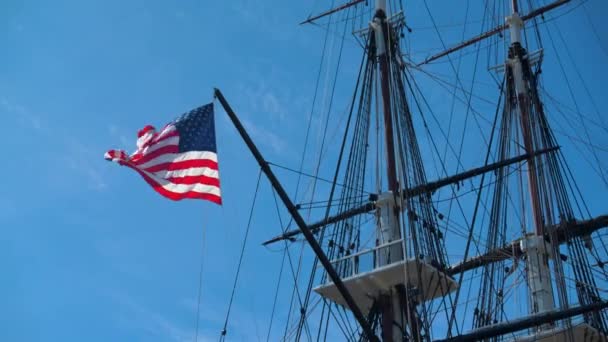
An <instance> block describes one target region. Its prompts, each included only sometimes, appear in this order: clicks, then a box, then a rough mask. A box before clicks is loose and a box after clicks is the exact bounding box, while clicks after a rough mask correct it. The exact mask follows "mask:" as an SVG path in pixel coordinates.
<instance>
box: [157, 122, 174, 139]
mask: <svg viewBox="0 0 608 342" xmlns="http://www.w3.org/2000/svg"><path fill="white" fill-rule="evenodd" d="M173 131H175V126H173V125H168V126H165V128H163V130H162V131H160V133H158V135H157V136H156V139H154V140H158V139H161V138H162V137H164V136H165V135H167V134H169V133H171V132H173Z"/></svg>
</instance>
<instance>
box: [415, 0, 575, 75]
mask: <svg viewBox="0 0 608 342" xmlns="http://www.w3.org/2000/svg"><path fill="white" fill-rule="evenodd" d="M568 2H570V0H558V1H555V2H553V3H550V4H549V5H546V6H543V7H540V8H538V9H535V10H533V11H532V12H530V13H528V14H526V15H524V16H522V17H521V20H523V21H524V22H525V21H526V20H529V19H532V18H535V17H537V16H539V15H542V14H543V13H545V12H548V11H550V10H552V9H554V8H557V7H559V6H561V5H564V4H566V3H568ZM508 28H509V25H507V24H502V25H500V26H497V27H495V28H493V29H492V30H490V31H487V32H485V33H482V34H480V35H478V36H476V37H473V38H471V39H469V40H465V41H464V42H462V43H460V44H458V45H456V46H453V47H451V48H449V49H447V50H445V51H443V52H440V53H438V54H436V55H432V56H430V57H428V58H427V59H425V60H424V61H423V62H421V63H418V64H417V65H416V66H421V65H424V64H428V63H430V62H432V61H435V60H437V59H439V58H441V57H444V56H447V55H449V54H451V53H453V52H456V51H458V50H460V49H462V48H465V47H467V46H470V45H473V44H475V43H477V42H479V41H481V40H484V39H486V38H489V37H492V36H493V35H495V34H497V33H499V32H502V31H504V30H506V29H508Z"/></svg>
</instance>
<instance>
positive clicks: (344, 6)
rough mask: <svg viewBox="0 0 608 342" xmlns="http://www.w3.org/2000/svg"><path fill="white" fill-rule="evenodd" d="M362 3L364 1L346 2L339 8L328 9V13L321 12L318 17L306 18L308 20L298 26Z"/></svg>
mask: <svg viewBox="0 0 608 342" xmlns="http://www.w3.org/2000/svg"><path fill="white" fill-rule="evenodd" d="M363 1H364V0H353V1H351V2H347V3H345V4H344V5H341V6H338V7H336V8H333V9H330V10H329V11H326V12H323V13H321V14H319V15H315V16H314V17H308V19H306V20H304V21H303V22H301V23H300V25H304V24H309V23H312V22H313V21H315V20H317V19H320V18H323V17H325V16H328V15H330V14H332V13H336V12H339V11H341V10H343V9H347V8H349V7H351V6H354V5H356V4H358V3H361V2H363Z"/></svg>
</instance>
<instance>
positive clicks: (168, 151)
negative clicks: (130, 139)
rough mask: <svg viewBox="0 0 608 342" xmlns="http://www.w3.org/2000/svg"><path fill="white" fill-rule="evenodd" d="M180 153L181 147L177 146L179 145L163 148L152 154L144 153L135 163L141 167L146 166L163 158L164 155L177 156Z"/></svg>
mask: <svg viewBox="0 0 608 342" xmlns="http://www.w3.org/2000/svg"><path fill="white" fill-rule="evenodd" d="M178 152H179V146H177V145H167V146H162V147H160V148H158V149H156V150H155V151H152V152H148V151H144V153H143V155H142V156H141V158H137V159H134V160H133V163H134V164H135V165H141V164H145V163H147V162H150V161H153V160H154V159H156V158H158V157H161V156H163V155H174V154H177V153H178Z"/></svg>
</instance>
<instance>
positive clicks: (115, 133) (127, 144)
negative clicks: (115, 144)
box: [108, 124, 135, 152]
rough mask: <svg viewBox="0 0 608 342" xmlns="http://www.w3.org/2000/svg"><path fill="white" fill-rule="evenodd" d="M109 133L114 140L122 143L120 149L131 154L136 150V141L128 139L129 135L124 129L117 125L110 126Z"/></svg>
mask: <svg viewBox="0 0 608 342" xmlns="http://www.w3.org/2000/svg"><path fill="white" fill-rule="evenodd" d="M108 133H109V134H110V136H111V137H112V138H116V139H117V140H118V141H119V142H120V146H119V148H120V149H123V150H125V151H127V152H129V151H130V150H131V149H133V148H134V144H135V140H133V139H131V140H129V138H127V135H126V134H125V133H124V131H123V130H122V129H120V128H119V127H118V126H117V125H115V124H110V125H108Z"/></svg>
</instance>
